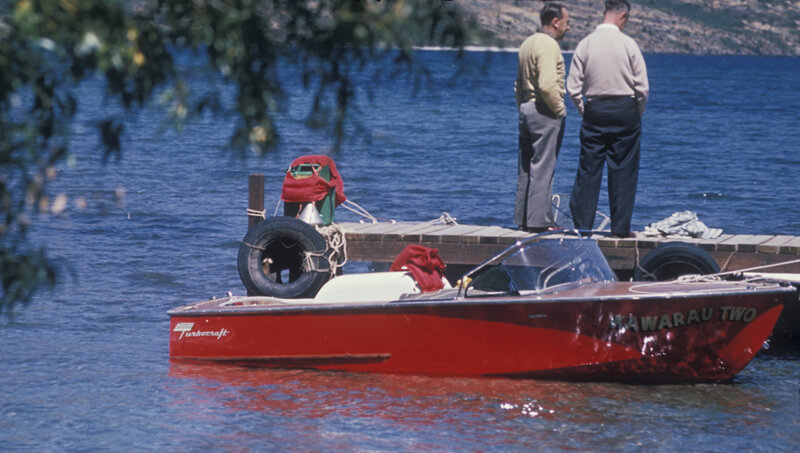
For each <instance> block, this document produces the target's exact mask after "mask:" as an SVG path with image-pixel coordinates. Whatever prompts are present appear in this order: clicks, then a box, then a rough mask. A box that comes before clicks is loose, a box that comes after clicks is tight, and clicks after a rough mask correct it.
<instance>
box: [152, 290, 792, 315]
mask: <svg viewBox="0 0 800 453" xmlns="http://www.w3.org/2000/svg"><path fill="white" fill-rule="evenodd" d="M609 283H613V284H614V285H613V286H617V285H619V284H623V285H625V286H626V287H627V288H626V289H627V290H630V288H632V287H633V286H641V285H647V284H654V285H656V284H659V285H664V284H667V283H669V282H609ZM704 283H705V285H704V286H706V287H707V286H708V283H709V282H704ZM713 283H719V284H725V287H726V288H731V286H734V287H736V286H743V288H742V289H740V290H736V289H728V290H723V289H719V290H716V291H700V290H696V291H660V292H654V293H630V294H621V293H618V294H613V295H597V294H592V295H587V296H575V295H570V294H569V293H573V292H574V290H578V289H580V288H573V289H572V290H569V291H566V290H565V291H560V292H557V293H553V294H541V293H536V294H529V295H507V296H500V297H497V296H482V297H467V298H464V297H461V298H458V299H433V298H432V299H424V298H423V299H398V300H393V301H380V302H326V303H313V302H312V303H291V302H290V303H281V302H279V301H291V300H292V299H279V298H274V297H270V296H226V297H222V298H219V299H209V300H205V301H199V302H196V303H193V304H188V305H184V306H182V307H177V308H174V309H171V310H169V311H168V312H167V314H169V315H170V317H196V316H209V315H218V316H219V315H222V316H229V315H253V314H262V313H263V314H272V313H287V312H288V313H293V312H301V313H302V312H313V311H317V312H330V311H340V310H347V311H364V310H374V309H387V308H389V309H392V310H395V309H401V308H405V307H417V308H418V307H430V306H451V305H457V306H460V307H468V306H476V305H502V304H520V303H522V304H545V303H580V302H604V303H605V302H617V301H621V302H624V301H636V302H652V301H659V300H665V299H669V300H680V299H692V298H706V297H713V298H717V297H741V296H747V295H752V294H753V293H754V292H760V293H762V294H775V295H782V294H784V293H792V292H795V291H796V289H795V288H794V287H793V286H792V285H786V286H784V285H781V284H779V283H775V284H772V283H756V284H753V283H752V282H747V284H746V286H745V282H712V286H714V285H713ZM543 296H549V297H543ZM253 299H264V300H267V301H270V300H271V301H275V302H273V303H269V304H263V305H236V306H230V305H229V306H223V305H222V304H224V303H228V302H231V301H244V300H253ZM300 300H302V299H300ZM204 305H208V306H209V308H202V306H204Z"/></svg>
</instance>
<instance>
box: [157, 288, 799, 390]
mask: <svg viewBox="0 0 800 453" xmlns="http://www.w3.org/2000/svg"><path fill="white" fill-rule="evenodd" d="M631 285H632V284H631V283H614V285H612V286H609V285H605V286H603V287H599V288H597V289H595V290H592V291H589V290H587V289H586V288H582V290H581V292H580V294H579V295H578V293H575V294H571V293H570V292H566V293H565V294H561V293H559V294H558V295H557V296H555V297H551V298H547V297H542V296H536V297H533V296H532V297H530V298H528V299H526V298H524V297H520V296H517V297H513V298H476V299H466V300H464V299H461V300H456V301H453V300H445V301H442V300H419V301H407V302H406V301H404V302H390V303H374V304H368V303H360V304H325V305H313V304H302V303H301V304H297V305H292V304H289V305H287V304H270V303H258V304H255V303H254V304H249V303H239V304H237V303H235V298H234V299H220V300H215V301H209V302H205V303H201V304H196V305H193V306H189V307H183V308H181V309H177V310H173V311H172V312H170V314H171V322H170V357H171V358H172V359H174V360H208V361H216V362H226V363H234V364H240V365H247V366H259V367H280V368H310V369H319V370H342V371H353V372H382V373H402V374H425V375H438V376H455V375H458V376H476V375H483V376H509V377H525V378H557V379H580V380H597V379H599V380H630V381H647V382H654V381H719V380H728V379H731V378H732V377H733V376H734V375H736V374H737V373H738V372H739V371H740V370H741V369H742V368H744V367H745V366H746V365H747V363H748V362H750V360H752V358H753V357H754V356H755V355H756V354H757V353H758V351H759V350H760V349H761V347H762V345H763V343H764V341H765V340H766V339H767V338H768V337H769V335H770V333H771V331H772V329H773V327H774V325H775V322H776V321H777V319H778V317H779V316H780V313H781V310H782V308H783V304H784V303H785V302H786V301H787V299H788V298H789V297H790V296H791V294H792V293H791V290H787V289H786V288H775V289H773V290H758V291H742V292H736V291H733V292H731V291H728V292H725V291H722V292H717V293H708V292H705V291H699V292H697V291H694V292H693V291H688V292H684V293H681V294H679V295H675V294H671V295H670V296H669V297H665V296H664V295H662V294H659V293H658V290H652V291H649V292H647V291H646V292H644V293H640V294H637V295H636V296H635V297H617V296H614V294H618V293H619V292H620V291H621V290H622V291H624V292H625V293H626V294H630V290H631ZM651 287H652V286H651ZM587 291H588V293H587Z"/></svg>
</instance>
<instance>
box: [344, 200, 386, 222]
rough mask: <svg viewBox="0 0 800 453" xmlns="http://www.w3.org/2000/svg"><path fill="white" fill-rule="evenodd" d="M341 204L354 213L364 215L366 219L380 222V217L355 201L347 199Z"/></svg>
mask: <svg viewBox="0 0 800 453" xmlns="http://www.w3.org/2000/svg"><path fill="white" fill-rule="evenodd" d="M340 206H341V207H343V208H345V209H347V210H348V211H350V212H352V213H354V214H358V215H360V216H361V217H364V218H365V219H367V220H369V221H370V222H372V223H378V219H377V218H375V216H373V215H372V214H370V213H369V212H368V211H367V210H366V209H364V208H363V207H361V206H360V205H358V204H357V203H355V202H353V201H350V200H345V202H344V203H342V204H341V205H340ZM392 223H394V220H392Z"/></svg>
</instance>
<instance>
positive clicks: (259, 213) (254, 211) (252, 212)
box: [247, 208, 267, 219]
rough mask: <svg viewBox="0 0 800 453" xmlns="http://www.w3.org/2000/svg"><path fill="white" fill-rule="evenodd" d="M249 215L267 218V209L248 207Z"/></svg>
mask: <svg viewBox="0 0 800 453" xmlns="http://www.w3.org/2000/svg"><path fill="white" fill-rule="evenodd" d="M247 216H248V217H261V218H262V219H266V218H267V211H266V210H263V211H259V210H258V209H251V208H247Z"/></svg>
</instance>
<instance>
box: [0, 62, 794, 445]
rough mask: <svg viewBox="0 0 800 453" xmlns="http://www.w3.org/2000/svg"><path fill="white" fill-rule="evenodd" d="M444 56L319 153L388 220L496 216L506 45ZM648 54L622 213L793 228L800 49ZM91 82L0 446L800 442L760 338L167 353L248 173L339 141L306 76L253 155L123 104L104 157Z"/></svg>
mask: <svg viewBox="0 0 800 453" xmlns="http://www.w3.org/2000/svg"><path fill="white" fill-rule="evenodd" d="M451 57H452V54H450V53H447V52H426V53H423V54H422V58H423V60H424V61H425V62H426V63H427V64H428V66H429V67H430V69H431V74H430V79H429V80H427V81H424V82H423V83H421V84H420V85H419V87H418V88H415V81H414V80H413V79H409V78H393V79H390V78H374V77H372V75H371V74H368V75H364V76H363V78H361V79H360V85H359V90H360V94H361V95H363V96H364V97H363V98H362V101H361V102H359V104H358V107H359V110H360V113H359V114H358V116H357V118H356V119H357V120H358V125H354V124H351V125H350V126H348V130H349V131H350V132H351V135H350V137H349V139H348V140H346V141H345V142H344V144H343V147H342V150H341V151H340V152H339V153H336V154H333V157H334V159H335V160H336V162H337V165H338V167H339V170H340V171H341V173H342V176H343V178H344V181H345V192H346V193H347V195H348V197H349V198H350V199H351V200H353V201H355V202H357V203H358V204H360V205H362V206H363V207H364V208H366V209H367V210H368V211H369V212H371V213H372V214H373V215H375V216H378V217H381V218H394V219H398V220H431V219H434V218H437V217H439V216H440V215H441V213H442V212H444V211H446V212H448V213H449V214H450V215H452V216H453V217H456V218H457V219H458V221H459V222H460V223H476V224H498V225H506V226H510V225H511V223H512V220H511V219H512V213H513V194H514V182H515V172H516V160H517V154H516V140H517V137H516V113H515V109H514V100H513V89H512V86H513V79H514V75H515V71H516V63H515V55H514V54H511V53H499V54H484V53H472V54H469V55H468V56H467V59H468V64H467V70H466V71H465V72H464V73H463V74H462V75H461V77H460V78H459V79H456V80H453V77H452V76H453V74H454V72H455V70H456V69H457V66H456V65H455V63H454V62H453V61H452V59H451ZM647 63H648V69H649V73H650V80H651V85H652V94H651V101H650V103H649V104H648V108H647V111H646V113H645V117H644V136H643V143H642V170H641V178H640V183H639V191H638V195H637V205H636V210H635V213H634V219H633V223H634V227H635V229H642V228H643V227H644V226H645V225H647V224H648V223H650V222H652V221H656V220H661V219H663V218H665V217H667V216H669V215H670V214H672V213H673V212H675V211H679V210H685V209H689V210H693V211H696V212H697V213H698V215H699V217H700V220H702V221H703V222H705V223H706V224H707V225H709V226H711V227H715V228H722V229H723V230H724V232H726V233H743V234H788V235H800V203H798V202H800V196H799V195H798V190H797V187H796V186H797V174H798V170H799V169H800V149H798V148H799V147H800V145H798V144H799V143H800V127H798V124H800V77H798V75H800V59H797V58H766V57H697V56H657V55H648V56H647ZM286 71H287V73H291V70H290V69H287V70H286ZM96 88H97V87H96V86H92V85H91V84H89V85H87V86H84V87H81V88H80V90H79V95H80V99H81V100H82V101H83V102H84V104H82V107H81V110H80V112H79V118H78V121H77V122H76V124H75V128H74V130H75V136H74V138H73V142H72V146H73V151H74V157H73V158H72V159H71V160H70V161H69V162H68V163H66V164H64V165H62V166H61V167H60V168H59V170H60V174H59V178H58V179H57V180H56V181H54V182H53V183H52V185H51V189H52V191H53V193H54V194H58V193H65V194H66V195H67V196H69V199H70V205H69V208H68V210H67V212H66V213H65V214H64V215H62V216H50V217H39V218H36V219H35V222H36V223H35V225H34V227H33V231H32V238H33V239H35V240H37V241H40V242H41V243H43V244H45V245H46V246H47V247H48V249H49V253H50V256H51V257H52V258H53V259H54V260H55V261H56V262H57V263H59V265H60V266H61V268H62V274H61V282H60V283H59V285H58V287H57V288H56V289H55V290H53V291H49V292H44V293H42V294H40V295H39V296H37V297H36V298H35V300H34V301H33V302H32V303H31V305H30V306H29V307H28V308H26V309H24V310H21V311H20V313H19V314H18V315H17V316H15V317H14V318H13V319H11V320H9V319H2V320H0V358H1V359H0V360H2V367H0V389H2V396H0V450H2V451H8V450H15V451H32V450H33V451H75V450H99V451H166V450H168V449H170V450H178V449H180V450H187V451H197V450H205V449H215V450H233V451H248V450H255V451H283V450H294V451H296V450H299V451H308V450H311V451H327V450H354V451H365V450H366V451H419V450H434V451H465V450H466V451H476V450H478V451H480V450H514V451H537V450H570V451H585V450H601V451H606V450H612V449H615V450H616V449H622V450H628V451H630V450H638V449H639V448H649V449H657V450H668V451H674V450H691V451H697V450H701V451H730V450H734V449H736V450H739V449H747V450H750V449H759V450H761V449H764V450H768V451H794V450H795V449H796V447H797V445H800V354H798V351H789V352H786V353H782V354H762V355H759V356H758V357H757V358H756V359H755V360H754V361H753V362H752V363H751V364H750V365H749V366H748V367H747V368H746V369H745V370H744V371H743V372H742V373H741V374H740V375H739V376H738V377H737V378H736V379H735V380H734V382H733V383H728V384H702V385H662V386H633V385H620V384H609V383H561V382H547V381H544V382H542V381H529V380H507V379H463V378H427V377H413V376H411V377H409V376H405V377H404V376H380V375H358V374H346V373H320V372H309V371H282V370H251V369H241V368H232V367H221V366H198V365H179V364H171V363H170V362H169V360H168V317H167V315H166V311H167V310H168V309H170V308H173V307H176V306H179V305H182V304H185V303H187V302H189V301H195V300H199V299H204V298H208V297H211V296H219V295H222V294H224V293H225V292H226V291H232V292H234V293H236V294H242V293H243V289H242V288H241V284H240V282H239V277H238V274H237V270H236V252H237V248H238V241H239V240H240V239H241V238H242V237H243V236H244V233H245V229H246V225H247V219H246V214H245V210H246V207H247V176H248V174H249V173H251V172H254V171H259V172H264V173H265V174H266V177H267V189H266V190H267V194H266V198H267V210H268V211H272V210H273V209H274V208H275V201H276V200H277V197H278V194H279V191H280V183H281V181H282V177H283V171H284V170H285V168H286V167H287V166H288V164H289V163H290V162H291V161H292V160H293V159H294V158H295V157H297V156H298V155H300V154H304V153H321V152H328V151H329V149H330V145H331V143H332V141H331V140H330V139H329V138H326V136H325V135H323V134H321V133H319V132H309V131H308V130H307V129H305V128H304V127H303V126H302V120H303V118H304V117H305V115H306V114H307V113H308V99H309V96H310V95H309V93H307V92H304V91H303V90H300V89H299V88H298V87H290V90H289V91H288V93H287V96H288V100H289V109H288V111H287V112H286V113H284V114H282V115H281V116H280V118H279V125H280V127H281V129H280V131H281V133H282V144H281V146H280V147H279V149H278V150H277V151H275V152H274V153H272V154H270V155H268V156H267V157H266V158H263V159H261V158H257V157H254V156H245V157H244V158H242V159H239V158H235V157H232V156H231V153H229V152H226V151H225V150H224V145H225V143H226V141H227V138H228V135H227V134H228V133H229V132H230V131H231V130H232V127H233V122H232V121H229V120H227V119H219V118H217V119H214V118H202V119H200V120H197V121H196V122H193V123H191V124H189V125H187V127H186V128H185V130H184V133H183V134H180V135H179V134H176V133H175V132H173V131H171V130H170V129H169V128H168V127H165V126H164V124H165V120H164V118H163V117H162V116H160V115H158V114H156V113H153V112H152V111H149V110H145V111H143V112H141V113H140V114H139V115H137V116H135V117H130V118H129V121H130V122H129V124H128V128H127V129H126V130H127V135H126V137H125V143H124V146H125V152H124V157H123V159H122V160H120V161H118V162H117V161H115V160H114V159H112V161H111V162H110V163H109V164H108V165H105V166H103V165H101V164H100V151H99V149H100V148H99V146H98V143H97V138H96V136H95V134H94V132H93V129H92V127H93V126H94V124H95V122H96V121H97V119H98V118H101V117H102V115H104V114H106V113H108V112H109V111H111V112H113V111H114V107H113V105H112V106H109V105H106V104H105V103H104V102H103V99H102V93H98V92H97V90H96ZM370 94H371V95H372V98H373V100H372V102H367V97H366V96H367V95H370ZM579 125H580V118H579V116H578V115H577V113H576V112H575V110H574V109H573V108H572V107H571V106H570V107H569V116H568V120H567V132H566V137H565V140H564V146H563V148H562V152H561V155H560V158H559V162H558V166H557V169H556V178H555V190H556V191H557V192H569V191H570V189H571V185H572V181H573V178H574V173H575V169H576V165H577V161H578V143H579V142H578V131H579ZM81 198H83V199H84V200H85V201H86V205H87V207H86V208H85V209H79V208H78V207H77V206H76V204H75V201H76V200H78V199H81ZM600 207H601V210H607V201H606V199H605V196H604V195H603V198H602V199H601V204H600ZM604 208H605V209H604ZM336 216H337V220H342V221H343V220H356V219H357V217H355V216H354V215H352V214H350V213H349V212H347V211H343V210H341V209H339V210H337V212H336Z"/></svg>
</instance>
